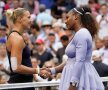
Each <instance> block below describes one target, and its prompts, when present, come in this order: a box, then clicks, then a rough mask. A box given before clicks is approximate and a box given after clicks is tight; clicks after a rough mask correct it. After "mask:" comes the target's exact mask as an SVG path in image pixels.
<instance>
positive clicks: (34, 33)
mask: <svg viewBox="0 0 108 90" xmlns="http://www.w3.org/2000/svg"><path fill="white" fill-rule="evenodd" d="M40 36H41V32H40V28H39V26H38V24H37V23H35V22H34V23H33V24H32V25H31V35H30V40H31V42H32V44H35V42H36V39H37V38H39V37H40Z"/></svg>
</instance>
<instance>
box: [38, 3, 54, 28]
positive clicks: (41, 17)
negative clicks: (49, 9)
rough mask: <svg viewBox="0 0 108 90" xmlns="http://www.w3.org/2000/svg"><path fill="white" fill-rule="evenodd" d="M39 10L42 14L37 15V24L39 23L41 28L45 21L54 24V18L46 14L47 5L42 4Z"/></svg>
mask: <svg viewBox="0 0 108 90" xmlns="http://www.w3.org/2000/svg"><path fill="white" fill-rule="evenodd" d="M39 10H40V13H39V14H38V15H37V18H36V22H37V23H38V25H39V27H41V26H42V24H43V22H44V21H48V22H49V23H52V22H53V17H52V16H51V15H49V14H47V13H46V12H45V10H46V7H45V5H43V4H41V5H40V7H39Z"/></svg>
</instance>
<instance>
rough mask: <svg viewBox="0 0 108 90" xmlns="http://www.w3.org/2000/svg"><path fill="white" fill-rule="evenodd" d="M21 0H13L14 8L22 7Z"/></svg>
mask: <svg viewBox="0 0 108 90" xmlns="http://www.w3.org/2000/svg"><path fill="white" fill-rule="evenodd" d="M20 1H21V0H13V8H14V9H16V8H18V7H20Z"/></svg>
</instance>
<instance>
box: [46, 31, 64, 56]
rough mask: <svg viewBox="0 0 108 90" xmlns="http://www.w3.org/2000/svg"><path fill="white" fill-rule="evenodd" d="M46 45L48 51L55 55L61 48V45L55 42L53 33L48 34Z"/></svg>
mask: <svg viewBox="0 0 108 90" xmlns="http://www.w3.org/2000/svg"><path fill="white" fill-rule="evenodd" d="M47 44H48V47H49V48H50V50H51V51H52V52H54V53H55V54H56V52H57V50H58V49H59V48H61V47H62V43H61V42H57V41H56V36H55V33H54V32H50V33H49V34H48V40H47Z"/></svg>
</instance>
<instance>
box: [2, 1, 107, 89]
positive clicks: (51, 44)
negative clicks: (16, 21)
mask: <svg viewBox="0 0 108 90" xmlns="http://www.w3.org/2000/svg"><path fill="white" fill-rule="evenodd" d="M107 3H108V0H0V83H7V81H8V80H9V73H8V72H6V69H7V68H8V67H9V61H8V56H7V54H6V40H7V35H8V33H9V32H10V31H11V30H12V24H11V21H10V20H8V18H9V13H11V11H12V10H14V9H16V8H19V7H21V8H26V9H28V10H29V11H30V13H31V22H32V23H31V28H30V29H29V30H25V33H24V34H23V37H24V39H25V41H26V43H28V45H29V48H30V50H31V61H32V66H33V67H40V68H42V67H47V68H51V67H54V66H56V65H59V64H61V63H62V62H66V60H67V59H68V57H67V56H66V55H65V48H66V46H67V45H68V43H69V41H70V40H71V39H72V38H73V36H74V34H75V32H73V31H72V30H68V29H67V28H66V25H65V19H66V18H67V17H66V14H67V12H68V11H69V10H71V9H72V8H75V7H79V6H82V5H88V6H90V8H91V10H92V14H93V15H94V18H95V19H96V20H97V22H98V24H99V32H98V34H97V36H96V38H95V39H94V40H93V53H92V58H91V62H92V63H93V65H94V66H95V68H96V70H97V71H98V73H99V75H100V76H101V77H103V76H108V5H107ZM8 10H10V11H9V13H8ZM6 12H7V13H6ZM91 23H92V22H91ZM8 24H9V25H8ZM60 76H61V73H58V74H56V75H52V77H50V78H47V79H44V78H42V77H40V76H39V75H37V74H36V75H34V80H33V81H35V82H43V81H59V80H60ZM105 85H106V83H105ZM42 90H53V89H51V88H50V87H43V88H42ZM106 90H107V89H106Z"/></svg>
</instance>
